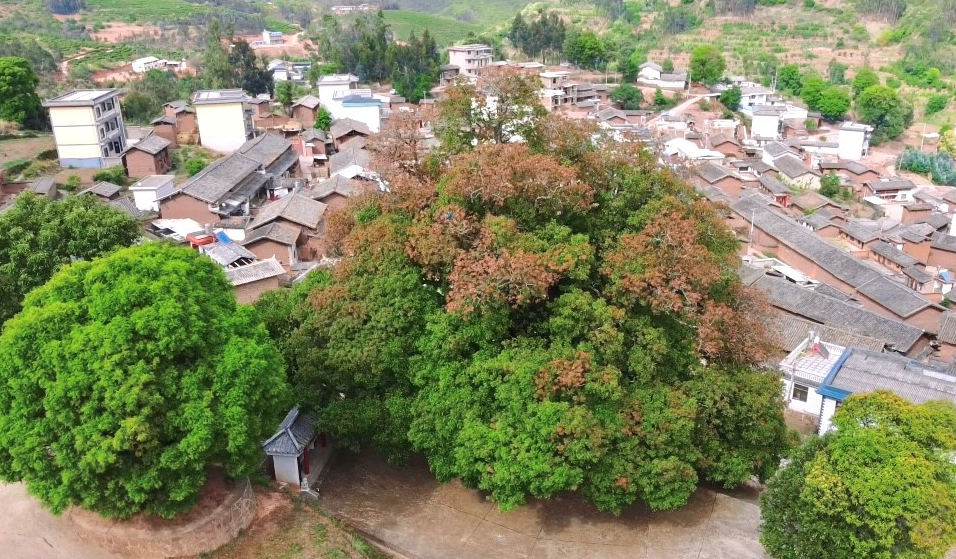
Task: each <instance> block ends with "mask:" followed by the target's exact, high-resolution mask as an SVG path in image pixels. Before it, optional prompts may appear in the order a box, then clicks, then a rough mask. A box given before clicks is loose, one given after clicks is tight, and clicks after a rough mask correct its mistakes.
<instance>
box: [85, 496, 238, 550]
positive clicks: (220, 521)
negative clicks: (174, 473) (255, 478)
mask: <svg viewBox="0 0 956 559" xmlns="http://www.w3.org/2000/svg"><path fill="white" fill-rule="evenodd" d="M67 516H68V517H69V519H70V520H71V521H72V522H73V524H74V526H75V527H76V534H75V536H76V538H77V539H79V540H81V541H85V542H89V543H92V544H94V545H97V546H99V547H102V548H103V549H106V550H109V551H112V552H114V553H119V554H122V555H123V556H125V557H141V558H150V559H152V558H160V557H162V558H166V557H182V556H188V555H199V554H200V553H205V552H208V551H213V550H215V549H218V548H219V547H221V546H223V545H225V544H227V543H229V542H230V541H232V539H233V538H235V537H236V536H238V535H239V532H240V531H242V530H245V529H246V528H248V526H249V524H250V523H251V522H252V519H253V518H254V517H255V516H256V496H255V494H254V493H253V491H252V486H251V485H250V484H249V480H248V479H246V480H243V481H241V482H238V483H237V484H236V487H235V488H234V489H233V491H232V492H231V493H230V494H229V496H228V497H227V498H226V499H225V500H224V501H223V502H222V503H221V504H220V505H219V506H218V507H216V508H215V509H214V510H213V511H212V512H211V513H210V514H208V515H206V516H204V517H202V518H198V519H196V520H194V521H192V522H189V523H188V524H184V525H182V526H176V527H172V528H161V529H156V530H149V529H146V528H141V527H135V528H134V527H131V526H124V525H123V523H122V522H112V521H107V520H105V519H103V518H102V517H100V516H98V515H96V514H94V513H91V512H89V511H84V510H81V509H77V508H73V509H70V511H69V512H68V513H67Z"/></svg>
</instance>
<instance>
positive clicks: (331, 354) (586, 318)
mask: <svg viewBox="0 0 956 559" xmlns="http://www.w3.org/2000/svg"><path fill="white" fill-rule="evenodd" d="M481 87H482V85H481V84H479V87H478V88H477V89H476V88H474V87H469V86H464V87H463V88H462V89H461V90H459V91H455V88H452V91H450V92H449V95H448V96H447V99H446V100H445V101H442V102H440V103H439V105H443V104H454V106H453V107H448V106H439V107H438V114H439V115H442V114H451V115H458V116H459V117H460V116H461V115H462V114H463V112H462V110H461V109H462V108H464V113H467V112H468V111H470V110H471V108H472V107H473V106H475V105H473V104H472V102H474V103H476V104H477V106H480V102H479V101H478V100H474V99H472V98H471V97H472V96H477V95H480V94H479V93H478V91H480V90H481ZM498 87H499V88H501V90H500V91H499V93H500V94H502V96H503V97H505V98H515V97H516V96H515V94H514V92H513V91H505V90H506V89H508V87H509V86H508V85H506V84H503V83H500V82H499V83H498ZM511 87H513V88H517V89H519V90H521V89H523V88H524V87H525V86H524V84H523V83H521V82H520V81H519V80H517V79H516V80H515V81H514V82H512V83H511ZM517 97H520V95H518V96H517ZM519 105H520V103H519ZM455 107H458V108H457V109H456V108H455ZM518 113H520V114H521V116H520V117H519V118H518V119H519V120H520V121H521V122H522V126H523V132H522V135H523V137H524V138H525V139H526V142H525V143H520V144H517V143H497V142H496V138H498V137H500V136H497V135H496V134H481V135H480V136H478V137H474V136H473V137H472V138H473V139H474V140H475V142H474V144H475V147H472V143H471V142H467V141H466V142H461V143H459V144H457V148H456V149H455V150H449V151H451V153H454V155H450V156H446V155H443V154H436V155H434V156H433V157H432V158H431V159H425V160H423V161H421V163H420V164H418V165H413V164H411V162H412V161H415V159H414V158H413V157H412V156H411V155H402V154H400V153H398V152H397V151H396V150H398V148H399V147H400V146H404V145H405V144H398V143H397V141H391V142H384V148H385V149H388V150H389V155H390V157H389V158H388V159H390V160H392V161H393V164H392V165H389V166H384V167H383V168H382V169H380V173H381V175H382V177H383V179H385V180H386V181H388V183H389V185H390V189H389V190H390V192H389V193H387V194H385V195H383V196H375V197H370V198H364V199H361V200H359V201H357V202H356V203H355V204H354V205H352V206H351V207H348V208H347V209H346V210H344V211H343V212H342V213H337V214H333V215H332V216H331V217H330V223H329V233H330V239H329V240H330V242H331V243H332V244H334V245H335V246H337V247H338V250H339V251H340V252H341V254H342V255H343V258H344V259H343V261H342V263H341V264H340V265H339V266H338V267H337V268H336V269H335V270H334V272H333V273H332V274H331V275H330V276H328V277H325V278H324V279H321V280H316V281H315V284H314V285H313V287H312V288H311V291H310V293H309V294H307V295H304V294H303V293H301V291H298V290H297V291H294V292H290V293H284V294H277V295H275V296H273V297H269V298H267V299H265V300H264V302H262V303H261V304H260V309H261V310H262V311H263V315H264V316H266V317H267V323H268V326H269V328H270V330H271V331H272V332H273V333H274V335H275V336H276V338H277V339H283V338H291V339H293V340H294V341H293V342H290V343H288V344H286V346H285V349H286V355H287V358H288V362H289V363H290V366H291V368H292V371H293V374H294V379H295V382H296V384H297V385H298V387H297V388H298V389H299V390H301V391H302V392H301V393H308V394H310V396H311V397H310V398H309V401H310V402H313V403H315V404H316V405H317V408H318V412H319V414H320V416H321V421H322V423H323V425H324V426H325V427H326V428H327V429H329V430H330V431H331V432H332V434H334V435H336V436H338V437H341V439H342V440H344V441H345V442H347V443H350V444H356V445H357V444H362V443H372V444H373V445H375V446H376V447H377V448H379V450H381V451H384V452H385V453H386V454H388V455H389V456H390V457H391V458H394V459H398V460H401V459H403V458H405V457H407V455H408V453H409V452H410V450H417V451H421V452H424V454H425V455H426V457H427V458H428V461H429V464H430V465H431V468H432V470H433V471H434V472H435V474H436V476H437V477H438V478H439V479H441V480H448V479H452V478H461V479H462V480H463V481H464V482H465V483H466V484H467V485H468V486H470V487H476V488H480V489H482V490H485V491H488V492H490V493H491V495H492V496H493V498H494V499H495V500H496V501H497V502H498V503H499V504H500V505H501V506H502V507H504V508H509V507H513V506H517V505H519V504H521V503H522V502H524V500H525V499H526V497H527V496H529V495H533V496H537V497H545V498H547V497H552V496H554V495H556V494H557V493H559V492H561V491H574V490H577V491H580V492H581V493H582V494H583V495H584V496H586V497H587V498H588V499H590V500H591V501H593V502H594V503H596V504H597V506H598V507H599V508H601V509H602V510H608V511H615V512H619V511H621V510H622V509H623V508H624V507H626V506H627V505H629V504H631V503H633V502H635V501H643V502H646V503H648V504H649V505H650V506H651V507H653V508H655V509H672V508H677V507H680V506H681V505H683V504H684V503H686V502H687V499H688V498H689V496H690V494H691V493H692V492H693V491H694V489H695V488H696V486H697V483H698V481H700V480H710V481H714V482H717V483H721V484H723V485H726V486H734V485H736V484H739V483H741V482H743V481H744V480H747V479H750V478H751V477H752V476H754V475H756V476H759V477H765V476H768V475H769V474H771V473H772V472H773V470H774V468H775V465H776V464H777V463H778V460H779V455H780V452H781V451H782V450H783V449H784V448H785V447H786V444H787V437H786V433H787V431H786V428H785V426H784V423H783V420H782V409H783V403H782V396H781V391H780V385H779V378H778V377H777V376H776V375H774V374H771V373H765V372H758V371H755V369H754V368H753V366H754V364H755V363H758V362H759V360H760V359H761V358H762V357H763V356H764V355H765V353H764V349H765V345H764V343H763V340H764V339H765V335H764V332H763V330H762V326H761V325H762V322H761V321H760V320H759V317H760V314H761V311H762V308H763V307H762V305H761V301H760V300H759V299H758V297H756V296H755V295H754V293H752V292H751V291H750V290H749V289H748V288H745V287H743V286H741V285H740V283H739V280H738V279H737V276H736V256H735V251H736V248H737V242H736V240H735V239H734V237H733V235H732V233H730V232H729V231H728V230H727V228H726V227H725V225H724V223H723V221H722V220H721V219H720V218H719V217H718V215H717V213H716V212H715V211H714V209H713V207H711V205H710V204H709V203H708V202H706V201H703V200H701V199H700V198H699V197H698V196H697V195H696V194H695V193H694V191H693V189H692V188H690V187H688V186H687V185H686V184H684V183H682V182H681V181H680V180H679V179H678V178H677V177H676V176H675V175H673V174H672V173H671V172H670V171H667V170H661V169H659V168H658V167H657V165H656V164H655V161H654V157H653V155H651V154H649V153H647V152H644V151H642V150H641V149H640V148H638V147H637V146H636V145H635V144H628V143H617V142H614V141H613V140H611V139H610V138H608V137H605V136H603V135H602V134H601V133H600V132H599V131H598V130H597V129H596V127H593V126H591V125H589V124H585V123H580V122H573V121H568V120H565V119H563V118H561V117H559V116H556V115H551V116H547V117H542V118H538V117H537V116H536V115H532V114H528V113H527V112H522V111H517V112H516V113H515V114H518ZM439 118H440V117H439ZM459 122H464V121H459ZM390 126H391V124H390ZM459 129H460V127H459ZM384 135H385V136H387V137H390V138H399V137H400V136H401V135H400V134H398V135H396V134H391V133H389V132H388V131H387V130H386V132H385V133H384ZM479 138H480V139H479ZM381 147H382V146H378V145H374V146H372V149H380V148H381ZM407 149H408V151H409V153H410V154H414V153H415V151H416V150H415V147H414V146H413V145H409V146H408V148H407ZM443 153H447V152H443ZM395 161H399V162H401V163H400V164H394V162H395ZM296 300H297V301H299V302H296ZM291 309H295V310H291ZM288 317H291V319H290V318H288Z"/></svg>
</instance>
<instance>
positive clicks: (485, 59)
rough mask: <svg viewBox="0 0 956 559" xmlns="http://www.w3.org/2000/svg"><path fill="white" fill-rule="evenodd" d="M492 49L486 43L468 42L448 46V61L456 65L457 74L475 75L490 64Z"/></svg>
mask: <svg viewBox="0 0 956 559" xmlns="http://www.w3.org/2000/svg"><path fill="white" fill-rule="evenodd" d="M493 53H494V50H493V49H492V48H491V47H490V46H488V45H480V44H470V45H459V46H454V47H448V63H449V64H450V65H452V66H457V67H458V71H459V75H462V76H467V77H477V76H478V74H479V73H480V72H481V70H482V69H483V68H487V67H488V66H490V65H491V61H492V59H493Z"/></svg>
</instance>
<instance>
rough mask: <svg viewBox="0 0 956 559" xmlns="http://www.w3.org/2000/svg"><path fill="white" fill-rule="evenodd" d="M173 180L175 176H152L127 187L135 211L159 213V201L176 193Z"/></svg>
mask: <svg viewBox="0 0 956 559" xmlns="http://www.w3.org/2000/svg"><path fill="white" fill-rule="evenodd" d="M175 179H176V176H175V175H153V176H149V177H146V178H144V179H142V180H140V181H137V182H136V183H135V184H134V185H133V186H131V187H129V191H130V192H132V193H133V204H135V205H136V209H138V210H139V211H142V212H159V203H160V201H162V200H164V199H166V198H169V197H170V196H172V195H173V194H174V193H175V192H176V186H175V182H174V181H175Z"/></svg>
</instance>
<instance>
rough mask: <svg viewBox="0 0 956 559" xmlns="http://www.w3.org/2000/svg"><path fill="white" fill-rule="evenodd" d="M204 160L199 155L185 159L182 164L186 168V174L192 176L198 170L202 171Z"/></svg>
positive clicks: (204, 165) (204, 166) (204, 164)
mask: <svg viewBox="0 0 956 559" xmlns="http://www.w3.org/2000/svg"><path fill="white" fill-rule="evenodd" d="M206 165H207V163H206V160H205V159H201V158H199V157H194V158H192V159H188V160H186V163H185V164H184V165H183V168H184V169H186V174H187V175H189V176H190V177H191V176H194V175H195V174H196V173H198V172H199V171H202V170H203V169H205V168H206Z"/></svg>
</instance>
